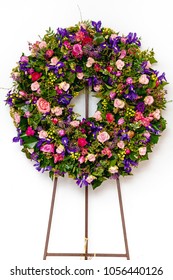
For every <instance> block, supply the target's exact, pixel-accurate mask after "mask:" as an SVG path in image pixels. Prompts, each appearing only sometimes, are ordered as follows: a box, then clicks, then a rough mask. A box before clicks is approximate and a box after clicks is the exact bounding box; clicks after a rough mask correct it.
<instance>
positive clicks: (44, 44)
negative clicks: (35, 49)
mask: <svg viewBox="0 0 173 280" xmlns="http://www.w3.org/2000/svg"><path fill="white" fill-rule="evenodd" d="M46 47H47V44H46V42H45V41H42V42H40V44H39V48H40V49H43V48H46Z"/></svg>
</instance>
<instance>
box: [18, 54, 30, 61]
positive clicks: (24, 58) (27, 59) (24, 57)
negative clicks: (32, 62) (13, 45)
mask: <svg viewBox="0 0 173 280" xmlns="http://www.w3.org/2000/svg"><path fill="white" fill-rule="evenodd" d="M28 61H29V58H28V56H25V55H23V56H21V57H20V62H24V63H28Z"/></svg>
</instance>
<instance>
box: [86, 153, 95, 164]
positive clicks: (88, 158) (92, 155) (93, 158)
mask: <svg viewBox="0 0 173 280" xmlns="http://www.w3.org/2000/svg"><path fill="white" fill-rule="evenodd" d="M86 159H87V160H89V161H91V162H93V161H95V160H96V156H95V155H94V154H88V155H87V157H86Z"/></svg>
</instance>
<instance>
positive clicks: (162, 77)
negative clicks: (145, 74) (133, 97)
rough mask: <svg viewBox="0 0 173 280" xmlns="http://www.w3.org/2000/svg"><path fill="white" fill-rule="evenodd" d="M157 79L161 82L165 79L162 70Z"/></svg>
mask: <svg viewBox="0 0 173 280" xmlns="http://www.w3.org/2000/svg"><path fill="white" fill-rule="evenodd" d="M158 80H159V81H160V82H162V80H165V81H167V80H166V77H165V73H164V72H163V73H162V75H160V76H159V77H158Z"/></svg>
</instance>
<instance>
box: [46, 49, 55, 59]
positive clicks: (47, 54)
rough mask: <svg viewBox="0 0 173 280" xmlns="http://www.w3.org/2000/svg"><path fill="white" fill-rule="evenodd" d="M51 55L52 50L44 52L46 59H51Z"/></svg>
mask: <svg viewBox="0 0 173 280" xmlns="http://www.w3.org/2000/svg"><path fill="white" fill-rule="evenodd" d="M53 54H54V51H53V50H47V51H46V57H47V58H51V57H52V56H53Z"/></svg>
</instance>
